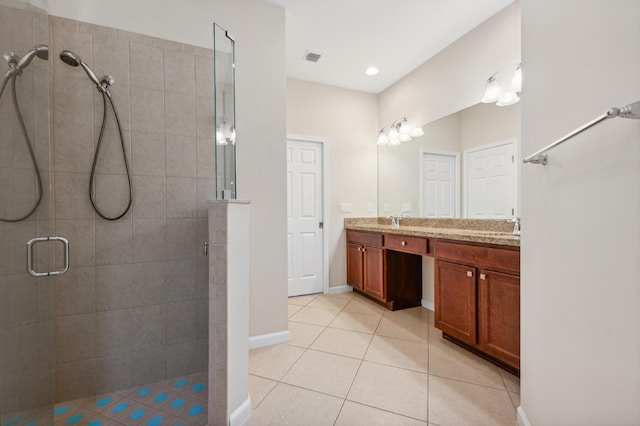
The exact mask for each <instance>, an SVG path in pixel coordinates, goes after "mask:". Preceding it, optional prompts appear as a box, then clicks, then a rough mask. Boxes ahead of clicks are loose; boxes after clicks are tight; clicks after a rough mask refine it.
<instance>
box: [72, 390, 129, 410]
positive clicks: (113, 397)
mask: <svg viewBox="0 0 640 426" xmlns="http://www.w3.org/2000/svg"><path fill="white" fill-rule="evenodd" d="M122 398H123V396H122V395H119V394H117V393H115V392H114V393H106V394H103V395H96V396H91V397H88V398H82V399H79V400H76V401H74V402H75V403H76V404H78V405H80V406H82V407H84V408H88V409H91V410H93V411H95V412H97V413H102V412H103V411H105V410H108V409H109V407H114V406H116V405H117V404H118V401H120V400H121V399H122Z"/></svg>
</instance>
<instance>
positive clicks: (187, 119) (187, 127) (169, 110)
mask: <svg viewBox="0 0 640 426" xmlns="http://www.w3.org/2000/svg"><path fill="white" fill-rule="evenodd" d="M164 99H165V125H166V127H165V129H166V132H167V134H169V135H180V136H191V137H193V138H195V136H196V99H195V96H194V95H182V94H177V93H171V92H165V97H164Z"/></svg>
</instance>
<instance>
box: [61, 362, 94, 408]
mask: <svg viewBox="0 0 640 426" xmlns="http://www.w3.org/2000/svg"><path fill="white" fill-rule="evenodd" d="M95 393H96V360H95V359H91V360H88V361H82V362H75V363H70V364H65V365H58V366H57V367H56V401H69V400H73V399H78V398H83V397H88V396H91V395H95Z"/></svg>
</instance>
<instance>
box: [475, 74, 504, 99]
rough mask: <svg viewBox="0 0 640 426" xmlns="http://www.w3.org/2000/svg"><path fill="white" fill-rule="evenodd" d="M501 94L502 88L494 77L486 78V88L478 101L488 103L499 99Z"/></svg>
mask: <svg viewBox="0 0 640 426" xmlns="http://www.w3.org/2000/svg"><path fill="white" fill-rule="evenodd" d="M501 95H502V88H501V87H500V85H499V84H498V82H497V81H496V79H495V78H493V77H491V78H489V80H487V88H486V89H485V91H484V97H483V98H482V100H481V101H480V102H482V103H485V104H490V103H492V102H495V101H497V100H498V99H500V96H501Z"/></svg>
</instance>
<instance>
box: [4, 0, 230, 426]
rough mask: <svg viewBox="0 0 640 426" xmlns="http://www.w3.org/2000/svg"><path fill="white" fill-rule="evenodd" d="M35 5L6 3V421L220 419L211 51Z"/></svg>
mask: <svg viewBox="0 0 640 426" xmlns="http://www.w3.org/2000/svg"><path fill="white" fill-rule="evenodd" d="M34 3H35V1H34V0H30V1H23V0H0V52H1V53H3V54H6V57H7V60H6V61H4V62H2V63H1V65H2V66H3V67H4V68H3V69H2V70H1V72H2V74H3V75H5V74H6V75H8V77H7V78H5V80H6V81H7V83H6V87H7V88H6V90H4V93H3V95H2V98H1V99H0V218H8V219H19V220H16V221H0V424H1V425H2V426H5V425H6V426H21V425H30V426H35V425H41V424H43V425H44V424H46V425H51V424H52V423H55V424H56V425H85V424H87V425H91V426H99V425H113V424H126V425H132V424H141V425H142V424H146V425H150V426H159V425H164V424H187V423H189V424H206V423H207V400H208V393H209V389H208V384H209V379H208V366H209V362H208V361H209V283H208V273H209V269H208V259H207V257H206V255H205V253H204V251H203V244H204V243H205V242H206V240H207V230H208V221H207V213H208V210H207V200H213V199H216V154H215V150H216V126H215V119H214V111H213V109H214V108H213V106H214V104H215V102H214V83H213V76H214V65H213V51H212V50H210V49H204V48H199V47H195V46H189V45H185V44H180V43H176V42H172V41H167V40H161V39H156V38H153V37H149V36H144V35H140V34H134V33H130V32H126V31H121V30H118V29H114V28H107V27H100V26H96V25H92V24H87V23H84V22H78V21H73V20H69V19H63V18H58V17H53V16H48V14H47V11H46V7H45V5H44V4H45V2H44V1H43V2H42V3H43V5H42V7H35V6H33V4H34ZM45 47H46V50H45ZM45 52H46V53H47V54H46V55H45ZM61 52H66V53H63V55H62V57H61V56H60V54H61ZM63 60H64V62H63ZM82 64H84V65H85V66H83V65H82ZM69 65H77V66H75V67H70V66H69ZM87 69H89V70H91V73H89V72H88V71H87ZM9 73H13V74H15V76H14V75H13V74H11V75H9ZM92 75H93V76H94V77H95V79H94V78H92ZM101 75H105V77H106V76H112V79H113V80H114V81H115V84H113V81H111V80H107V81H106V82H105V80H104V79H101V78H100V76H101ZM87 76H89V79H88V78H87ZM96 81H97V83H96ZM12 84H15V94H16V95H15V99H16V100H17V104H18V105H19V109H20V112H21V119H22V121H23V122H24V126H22V125H21V119H20V117H19V116H18V114H17V113H16V109H15V107H14V101H13V99H12V98H13V96H12V93H13V89H12ZM50 84H51V86H50ZM103 84H106V85H107V86H106V87H105V86H103ZM100 87H103V89H104V90H101V89H100ZM106 90H108V91H109V95H108V96H106V94H105V91H106ZM110 102H113V106H114V107H115V109H116V110H117V114H118V116H117V117H118V119H117V121H116V116H115V115H114V111H113V109H111V108H108V107H109V104H110ZM105 107H107V108H106V109H105ZM105 118H106V125H103V123H104V122H105V120H104V119H105ZM116 123H119V124H120V126H117V125H116ZM23 129H24V130H23ZM226 131H227V132H228V133H229V139H228V141H229V142H231V141H233V142H232V143H230V145H234V143H235V133H232V132H235V122H234V123H233V126H230V125H227V127H226ZM232 134H233V137H232V136H231V135H232ZM25 135H26V138H28V141H26V140H25ZM29 144H30V145H31V146H32V148H33V152H34V159H35V161H32V160H31V157H30V155H29V152H28V151H29V148H28V147H29ZM98 144H100V149H99V152H100V156H99V160H97V161H95V160H94V158H95V154H96V151H97V146H98ZM234 149H235V148H234V147H233V148H232V147H229V148H228V149H227V151H232V150H234ZM35 165H37V168H36V167H34V166H35ZM38 173H39V176H40V179H38ZM227 176H231V175H230V174H227ZM232 179H233V184H234V185H235V177H233V178H232ZM38 180H40V181H41V184H39V183H38ZM224 189H233V191H235V188H224ZM131 194H133V197H132V196H131ZM131 200H133V201H131ZM92 204H93V205H92ZM34 205H35V206H37V208H36V209H35V210H34V212H33V213H31V214H29V213H30V209H32V208H33V206H34ZM94 206H97V207H98V208H99V209H101V210H100V211H101V212H100V213H96V211H95V210H94ZM129 206H130V208H129ZM106 219H115V220H106ZM47 236H61V237H65V238H66V239H68V240H69V241H70V245H69V269H68V271H67V272H66V273H65V274H63V275H60V276H43V277H34V276H32V275H30V274H29V273H28V271H27V250H26V243H27V241H29V240H31V239H33V238H36V237H47ZM33 254H34V269H36V270H37V271H55V270H60V269H63V268H64V266H65V265H64V258H65V256H64V249H63V247H62V244H60V243H58V242H55V241H50V242H43V243H40V244H38V245H37V246H35V247H34V250H33Z"/></svg>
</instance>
